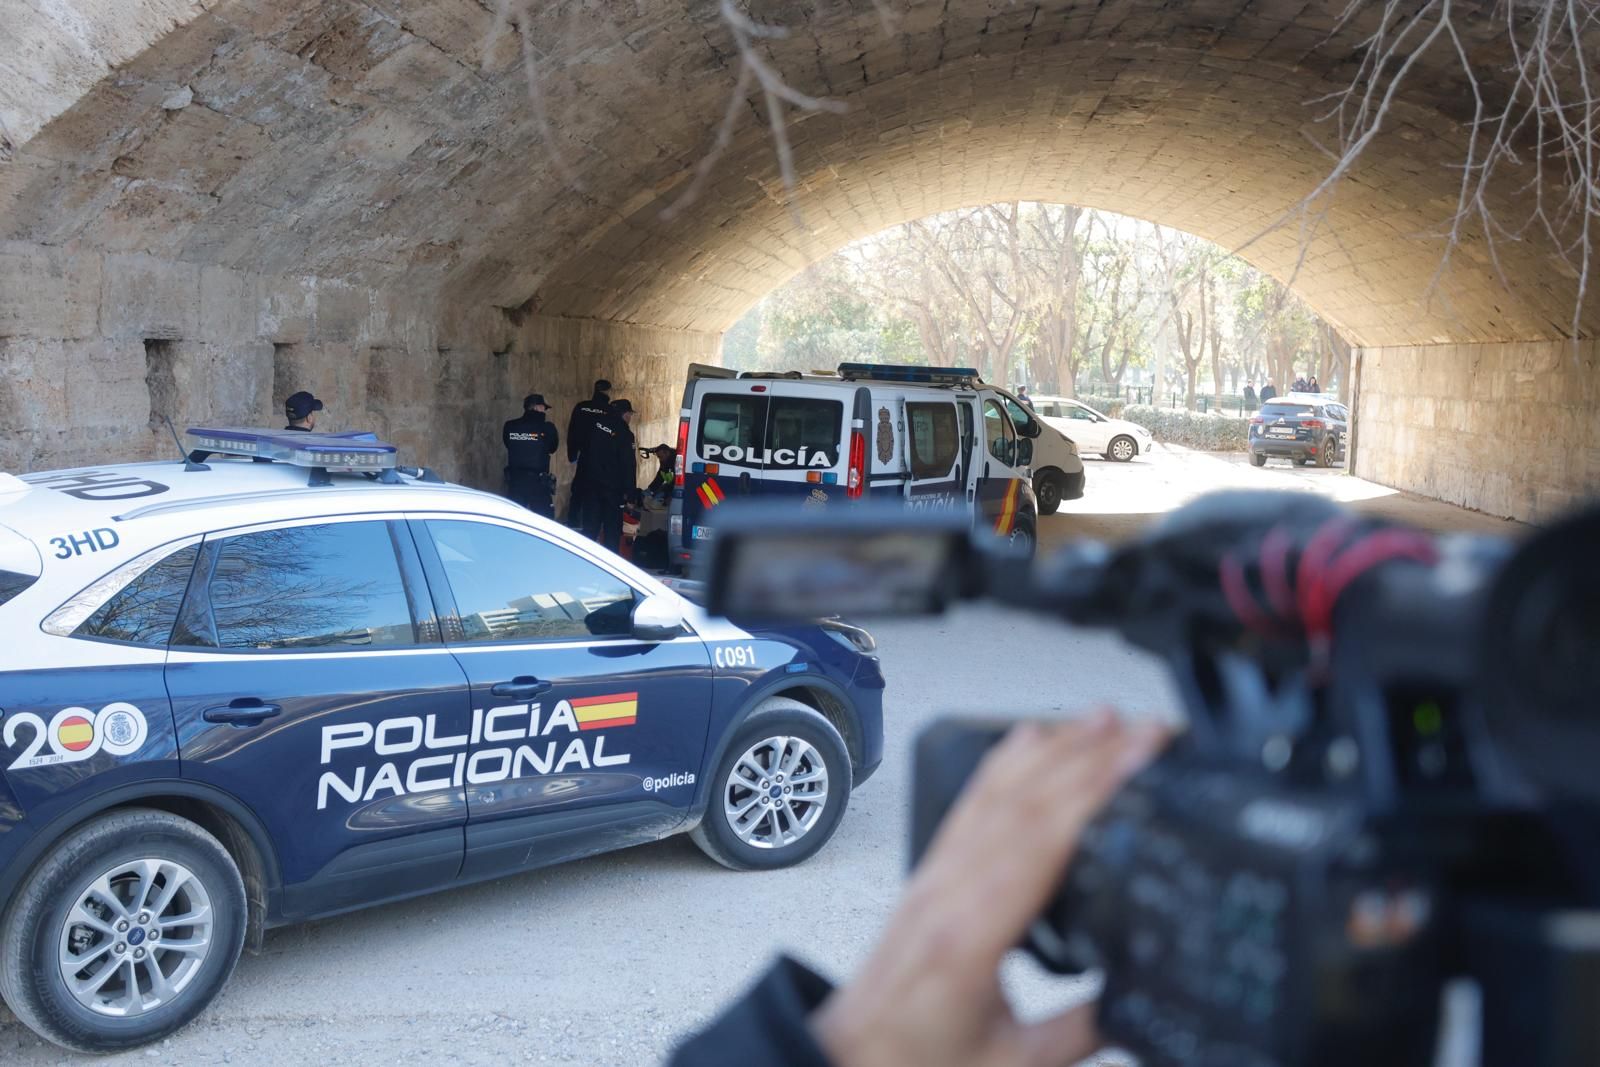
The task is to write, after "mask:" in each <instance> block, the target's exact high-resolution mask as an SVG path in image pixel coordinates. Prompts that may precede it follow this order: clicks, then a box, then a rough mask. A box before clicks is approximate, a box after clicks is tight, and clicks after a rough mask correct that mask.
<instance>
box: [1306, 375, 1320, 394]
mask: <svg viewBox="0 0 1600 1067" xmlns="http://www.w3.org/2000/svg"><path fill="white" fill-rule="evenodd" d="M1306 392H1308V393H1320V392H1322V383H1321V382H1319V381H1317V376H1316V375H1315V374H1313V375H1312V376H1311V381H1310V382H1308V383H1307V384H1306Z"/></svg>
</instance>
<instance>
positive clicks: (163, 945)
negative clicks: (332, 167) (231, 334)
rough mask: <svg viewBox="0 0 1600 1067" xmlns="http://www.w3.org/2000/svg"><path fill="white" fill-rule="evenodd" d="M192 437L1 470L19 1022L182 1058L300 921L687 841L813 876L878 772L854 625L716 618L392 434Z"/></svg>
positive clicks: (875, 703)
mask: <svg viewBox="0 0 1600 1067" xmlns="http://www.w3.org/2000/svg"><path fill="white" fill-rule="evenodd" d="M189 445H190V449H191V450H190V451H189V452H188V454H187V455H186V456H185V458H184V459H182V460H179V461H175V462H167V463H138V464H125V465H108V466H101V467H95V468H91V469H79V470H65V471H47V472H40V473H35V474H29V475H26V476H24V477H21V478H18V477H15V476H13V475H8V474H0V631H3V632H4V634H5V644H4V651H3V652H0V997H3V999H4V1001H5V1002H6V1004H7V1005H9V1006H10V1008H11V1009H12V1010H13V1011H14V1012H15V1013H16V1015H17V1016H18V1018H20V1019H21V1020H22V1021H23V1022H24V1023H26V1024H27V1025H28V1026H30V1027H32V1028H33V1029H34V1030H35V1031H36V1032H38V1033H39V1034H41V1035H43V1036H45V1037H47V1038H49V1039H50V1040H52V1041H55V1042H58V1043H59V1044H62V1045H65V1046H67V1047H70V1048H74V1049H81V1050H86V1051H98V1052H107V1051H113V1050H116V1049H123V1048H128V1047H131V1046H135V1045H139V1044H142V1043H145V1042H148V1041H153V1040H157V1039H159V1038H161V1037H162V1036H164V1035H165V1034H168V1033H171V1032H172V1031H173V1030H175V1029H176V1028H177V1027H179V1026H181V1025H183V1024H184V1023H186V1022H187V1021H189V1020H190V1019H192V1018H194V1016H195V1015H196V1014H197V1013H198V1012H199V1011H200V1010H201V1009H203V1008H204V1007H205V1006H206V1004H207V1003H208V1002H210V1001H211V999H212V998H213V997H214V996H215V995H216V993H217V991H218V990H219V989H220V988H221V986H222V984H223V982H224V981H226V979H227V977H228V974H229V972H230V971H231V970H232V969H233V965H234V961H235V960H236V959H237V958H238V955H239V952H240V949H241V947H242V946H243V945H246V944H249V945H253V946H255V947H259V945H260V943H261V932H262V930H263V929H265V928H266V927H269V926H273V925H277V924H281V923H289V922H301V921H305V920H308V919H312V918H317V917H320V916H326V915H333V914H337V913H340V912H344V911H349V910H351V909H353V908H359V907H365V906H368V905H371V904H376V903H380V902H383V901H389V900H398V899H402V898H405V897H410V896H415V895H417V894H420V893H428V892H432V891H434V890H438V889H444V888H448V887H450V886H455V885H462V884H466V883H469V882H475V881H480V880H483V879H489V878H498V877H501V876H503V875H506V874H509V873H512V872H515V871H519V870H526V869H528V868H530V867H536V866H540V865H544V864H550V863H557V862H561V861H563V860H568V859H574V858H577V857H580V856H588V855H593V854H595V853H598V852H604V851H607V850H610V849H616V848H622V847H625V846H627V845H631V844H635V843H639V842H643V841H649V840H654V839H657V838H661V837H665V836H667V835H669V834H676V833H685V832H687V833H689V834H691V835H692V836H693V838H694V840H695V841H696V843H697V844H699V845H700V847H701V848H702V849H704V850H705V851H706V852H707V853H708V854H709V855H710V856H711V857H712V858H713V859H715V860H716V861H718V862H720V863H723V864H725V865H727V866H730V867H735V868H742V869H761V868H774V867H782V866H787V865H789V864H793V863H797V862H800V861H801V860H804V859H805V858H807V857H808V856H810V855H812V854H813V853H815V852H816V851H817V849H819V848H820V847H822V845H823V844H824V843H825V842H826V841H827V840H828V838H829V837H830V835H831V834H832V832H833V830H834V829H835V828H836V827H837V826H838V825H839V820H840V819H841V818H842V816H843V814H844V810H845V807H846V805H847V803H848V801H849V798H850V793H851V790H852V789H853V788H854V787H855V786H857V785H859V784H861V783H862V782H863V781H865V780H866V778H867V777H868V776H869V775H871V773H872V771H873V770H874V769H875V768H876V767H877V766H878V763H879V761H880V760H881V759H882V755H883V718H882V704H883V684H884V683H883V675H882V673H881V671H880V670H879V666H878V661H877V658H876V657H875V656H873V655H872V654H871V650H872V640H871V637H870V635H868V634H867V633H866V632H865V631H863V630H860V629H859V628H857V627H852V626H848V625H846V624H843V623H839V622H838V621H837V620H826V621H822V622H818V623H816V624H813V625H806V626H785V627H781V628H762V627H753V626H752V627H748V628H747V627H744V626H741V625H739V624H738V623H737V621H730V620H728V619H724V618H717V617H713V616H708V615H707V614H706V613H705V612H704V611H702V610H700V608H698V607H697V606H696V605H695V604H693V603H691V602H690V601H688V600H687V599H685V598H684V597H683V596H681V595H679V594H678V593H677V592H675V591H673V590H672V589H670V588H668V587H667V586H665V585H664V584H663V583H661V582H660V581H658V580H657V579H656V578H653V577H651V576H650V575H648V574H645V573H644V572H642V571H640V570H638V569H637V568H635V567H633V566H632V565H631V564H629V563H627V562H626V561H625V560H622V559H620V558H618V557H617V556H615V555H613V554H611V553H609V552H607V551H605V550H604V549H602V548H600V547H599V546H597V545H595V544H594V542H592V541H589V540H587V539H585V538H583V537H581V536H579V535H577V534H575V533H573V532H571V531H569V530H567V529H565V528H564V527H562V526H559V525H557V524H556V523H554V522H551V521H548V520H546V519H544V518H541V517H539V516H537V515H535V514H533V513H532V512H530V511H527V510H526V509H524V508H521V507H518V506H516V505H515V504H513V503H511V502H510V501H508V500H505V499H502V498H500V497H497V496H493V495H491V494H488V493H482V492H477V491H474V490H470V489H466V488H463V487H461V486H455V485H449V484H446V483H444V482H442V481H441V480H440V479H439V478H437V477H436V476H434V475H432V474H431V473H430V472H428V471H426V470H421V469H415V468H402V467H401V466H400V465H399V464H398V463H397V453H396V450H395V448H394V446H392V445H388V444H385V443H384V442H381V441H378V440H376V439H374V438H372V437H370V435H368V436H351V435H329V434H305V433H302V434H291V433H281V432H278V431H261V430H234V429H202V430H194V431H191V437H190V442H189ZM203 453H208V455H206V454H203Z"/></svg>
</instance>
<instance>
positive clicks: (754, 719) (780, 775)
mask: <svg viewBox="0 0 1600 1067" xmlns="http://www.w3.org/2000/svg"><path fill="white" fill-rule="evenodd" d="M850 775H851V771H850V753H849V750H848V749H846V748H845V743H844V738H842V737H840V736H839V731H838V730H836V729H834V727H833V724H832V723H830V722H829V721H828V720H827V719H825V718H823V717H822V716H821V715H820V714H818V713H817V712H816V711H814V710H813V709H811V708H808V707H806V706H805V705H804V704H802V703H800V702H799V701H797V700H789V699H786V698H784V697H774V698H772V699H771V700H768V701H766V702H765V703H763V704H762V705H761V706H760V707H759V708H757V709H756V710H755V712H753V713H752V714H751V716H750V718H748V719H746V720H745V723H744V725H743V726H741V727H740V728H739V730H738V732H737V733H735V734H734V735H733V738H732V739H731V740H730V741H729V742H728V748H727V751H726V752H725V753H724V754H723V757H722V760H721V762H720V763H719V764H718V765H717V770H716V774H715V775H714V777H713V778H712V779H711V786H712V793H711V801H710V804H709V805H708V806H707V808H706V814H705V818H704V819H702V820H701V822H700V825H699V826H697V827H695V828H694V830H692V831H691V832H690V836H691V837H693V838H694V842H695V844H697V845H699V846H700V848H701V849H703V850H704V851H705V853H706V855H708V856H710V857H711V858H712V859H714V860H716V861H717V862H718V863H720V864H722V865H723V866H724V867H730V868H732V869H733V870H736V871H756V870H775V869H777V868H779V867H790V866H793V865H794V864H796V863H799V862H801V861H802V860H805V859H808V858H810V857H811V856H812V855H814V854H815V853H816V852H817V851H818V850H819V849H821V848H822V846H823V845H825V844H827V843H828V838H830V837H832V836H833V832H834V830H836V829H838V826H839V820H840V819H841V818H843V817H844V809H845V805H846V804H847V803H849V801H850Z"/></svg>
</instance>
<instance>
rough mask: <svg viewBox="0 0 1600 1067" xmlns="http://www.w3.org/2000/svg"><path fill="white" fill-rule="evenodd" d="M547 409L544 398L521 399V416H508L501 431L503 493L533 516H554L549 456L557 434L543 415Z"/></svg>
mask: <svg viewBox="0 0 1600 1067" xmlns="http://www.w3.org/2000/svg"><path fill="white" fill-rule="evenodd" d="M549 410H550V408H549V407H548V406H547V405H546V404H545V402H544V397H543V396H541V395H540V394H538V393H532V394H530V395H528V396H527V397H524V398H523V401H522V417H521V418H516V419H511V420H510V421H509V422H507V423H506V425H505V430H504V431H503V432H502V433H501V440H502V441H503V442H504V443H505V446H506V495H507V496H509V497H510V498H511V499H512V500H515V501H516V502H517V503H519V504H521V505H522V506H523V507H525V508H527V509H528V510H529V511H531V512H533V513H534V514H536V515H543V516H544V517H545V518H547V519H553V518H555V516H556V480H555V476H554V475H552V474H551V473H550V457H551V456H552V455H554V454H555V451H556V449H557V448H558V447H560V445H561V434H560V433H559V432H558V431H557V430H556V428H555V424H554V423H552V422H550V421H549V420H548V419H546V418H545V412H547V411H549Z"/></svg>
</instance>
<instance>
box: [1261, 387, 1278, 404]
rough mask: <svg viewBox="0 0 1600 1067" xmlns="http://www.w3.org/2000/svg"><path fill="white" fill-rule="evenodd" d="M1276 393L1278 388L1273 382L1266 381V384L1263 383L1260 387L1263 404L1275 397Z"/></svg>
mask: <svg viewBox="0 0 1600 1067" xmlns="http://www.w3.org/2000/svg"><path fill="white" fill-rule="evenodd" d="M1277 395H1278V390H1277V389H1276V388H1275V387H1274V386H1273V384H1272V383H1271V382H1268V383H1267V384H1266V385H1263V386H1262V387H1261V402H1262V403H1263V404H1265V403H1266V402H1267V401H1269V400H1271V399H1272V398H1273V397H1275V396H1277Z"/></svg>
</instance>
